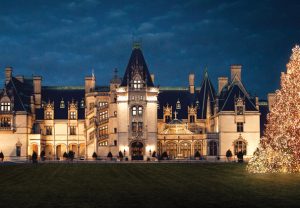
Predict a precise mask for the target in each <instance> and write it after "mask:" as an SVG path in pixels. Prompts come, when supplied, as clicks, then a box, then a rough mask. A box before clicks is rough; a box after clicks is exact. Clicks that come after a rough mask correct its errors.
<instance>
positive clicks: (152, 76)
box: [150, 74, 154, 84]
mask: <svg viewBox="0 0 300 208" xmlns="http://www.w3.org/2000/svg"><path fill="white" fill-rule="evenodd" d="M150 76H151V80H152V82H153V84H154V74H151V75H150Z"/></svg>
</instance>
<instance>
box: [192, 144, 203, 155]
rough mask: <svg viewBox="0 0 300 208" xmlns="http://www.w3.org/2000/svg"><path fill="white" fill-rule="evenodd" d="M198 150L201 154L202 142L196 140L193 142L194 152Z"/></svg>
mask: <svg viewBox="0 0 300 208" xmlns="http://www.w3.org/2000/svg"><path fill="white" fill-rule="evenodd" d="M197 151H198V152H199V153H200V154H201V155H202V152H203V151H202V142H200V141H197V142H195V143H194V153H196V152H197Z"/></svg>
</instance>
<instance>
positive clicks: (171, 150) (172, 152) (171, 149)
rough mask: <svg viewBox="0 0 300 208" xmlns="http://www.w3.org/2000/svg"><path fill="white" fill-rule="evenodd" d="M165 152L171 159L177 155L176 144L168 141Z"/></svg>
mask: <svg viewBox="0 0 300 208" xmlns="http://www.w3.org/2000/svg"><path fill="white" fill-rule="evenodd" d="M166 152H167V154H168V156H169V157H170V158H171V159H173V158H175V157H177V144H176V143H175V142H168V143H167V144H166Z"/></svg>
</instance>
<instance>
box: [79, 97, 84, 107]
mask: <svg viewBox="0 0 300 208" xmlns="http://www.w3.org/2000/svg"><path fill="white" fill-rule="evenodd" d="M80 108H84V100H83V99H82V100H81V102H80Z"/></svg>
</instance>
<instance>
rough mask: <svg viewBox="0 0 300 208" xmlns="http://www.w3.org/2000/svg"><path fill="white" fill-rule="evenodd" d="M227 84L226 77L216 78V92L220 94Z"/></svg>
mask: <svg viewBox="0 0 300 208" xmlns="http://www.w3.org/2000/svg"><path fill="white" fill-rule="evenodd" d="M227 84H228V77H219V78H218V93H219V94H220V93H221V91H222V89H223V88H224V87H225V86H226V85H227Z"/></svg>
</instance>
